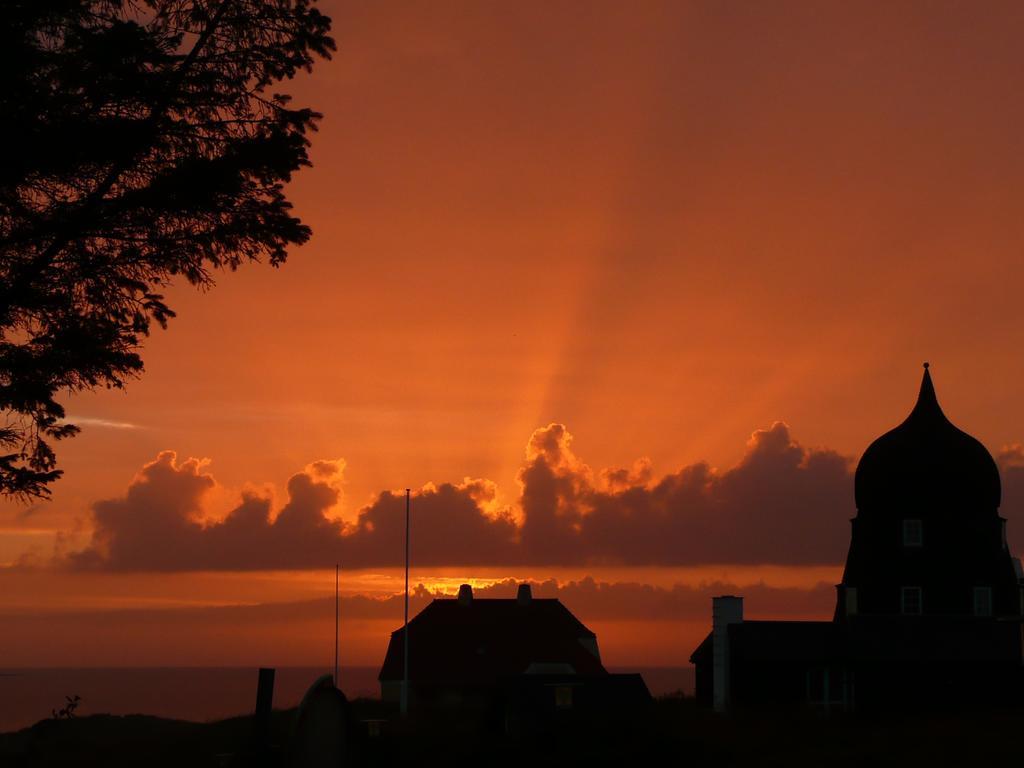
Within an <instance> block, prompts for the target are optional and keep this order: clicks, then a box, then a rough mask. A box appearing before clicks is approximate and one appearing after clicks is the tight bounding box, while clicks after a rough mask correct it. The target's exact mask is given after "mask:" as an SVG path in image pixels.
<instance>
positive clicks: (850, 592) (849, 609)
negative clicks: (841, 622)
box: [846, 587, 857, 616]
mask: <svg viewBox="0 0 1024 768" xmlns="http://www.w3.org/2000/svg"><path fill="white" fill-rule="evenodd" d="M846 615H847V616H856V615H857V588H856V587H847V588H846Z"/></svg>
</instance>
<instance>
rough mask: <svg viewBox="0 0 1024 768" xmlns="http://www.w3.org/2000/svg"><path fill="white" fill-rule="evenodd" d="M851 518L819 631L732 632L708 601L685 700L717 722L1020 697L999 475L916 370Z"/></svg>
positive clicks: (731, 614) (1016, 580) (737, 612)
mask: <svg viewBox="0 0 1024 768" xmlns="http://www.w3.org/2000/svg"><path fill="white" fill-rule="evenodd" d="M855 497H856V504H857V515H856V517H855V518H853V520H852V521H851V523H852V531H851V540H850V549H849V553H848V556H847V560H846V567H845V569H844V572H843V578H842V582H841V583H840V584H838V585H836V592H837V594H836V608H835V614H834V616H833V620H832V621H830V622H783V621H744V620H743V601H742V598H740V597H736V596H732V595H725V596H722V597H717V598H714V603H713V617H712V625H713V626H712V631H711V633H710V634H709V635H708V636H707V638H706V639H705V640H704V642H703V643H701V645H700V646H698V648H697V649H696V650H695V651H694V653H693V655H692V656H691V659H690V660H691V662H693V663H694V665H695V666H696V671H697V698H698V701H699V702H700V703H702V704H705V705H708V706H714V707H715V708H716V709H718V710H725V709H728V708H735V707H757V706H780V705H782V706H796V705H811V706H816V707H820V708H823V709H827V710H831V709H844V710H850V709H860V710H866V709H887V708H889V709H899V708H902V707H906V706H915V707H920V706H930V707H942V708H949V707H972V706H982V707H983V706H998V705H1002V704H1009V703H1011V702H1014V701H1015V699H1016V694H1017V693H1018V691H1019V690H1020V685H1021V662H1022V653H1021V645H1022V635H1021V627H1022V623H1021V618H1022V605H1024V593H1022V578H1021V575H1022V574H1021V566H1020V561H1019V560H1017V559H1016V558H1014V557H1013V556H1012V555H1011V553H1010V550H1009V547H1008V545H1007V540H1006V520H1005V519H1004V518H1002V517H1000V515H999V503H1000V481H999V470H998V468H997V467H996V463H995V461H993V459H992V456H991V455H990V454H989V452H988V451H987V450H986V449H985V447H984V446H983V445H982V444H981V443H980V442H979V441H978V440H976V439H975V438H973V437H971V436H970V435H968V434H967V433H965V432H963V431H961V430H959V429H957V428H956V427H955V426H954V425H953V424H952V423H951V422H950V421H949V419H947V418H946V416H945V414H944V413H943V412H942V409H941V408H940V407H939V403H938V399H937V398H936V395H935V388H934V385H933V384H932V379H931V374H930V373H929V371H928V364H927V363H925V371H924V377H923V380H922V382H921V390H920V393H919V395H918V399H917V403H916V405H915V406H914V409H913V410H912V411H911V413H910V415H909V416H908V417H907V418H906V420H905V421H904V422H903V423H902V424H900V425H899V426H898V427H896V428H895V429H893V430H891V431H889V432H887V433H886V434H884V435H882V436H881V437H879V438H878V439H877V440H875V441H874V442H873V443H872V444H871V445H870V446H869V447H868V449H867V450H866V451H865V452H864V455H863V456H862V457H861V460H860V463H859V464H858V466H857V471H856V475H855Z"/></svg>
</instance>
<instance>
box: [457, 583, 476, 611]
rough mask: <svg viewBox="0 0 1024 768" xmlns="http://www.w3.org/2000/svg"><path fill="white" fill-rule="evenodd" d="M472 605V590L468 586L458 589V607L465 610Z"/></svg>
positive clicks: (464, 585)
mask: <svg viewBox="0 0 1024 768" xmlns="http://www.w3.org/2000/svg"><path fill="white" fill-rule="evenodd" d="M472 604H473V588H472V587H471V586H470V585H469V584H463V585H462V586H461V587H459V605H464V606H466V607H467V608H468V607H469V606H471V605H472Z"/></svg>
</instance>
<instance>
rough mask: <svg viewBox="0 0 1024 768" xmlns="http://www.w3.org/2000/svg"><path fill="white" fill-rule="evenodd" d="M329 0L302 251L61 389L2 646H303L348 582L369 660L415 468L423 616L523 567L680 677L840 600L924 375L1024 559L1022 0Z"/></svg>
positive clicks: (357, 658) (322, 636)
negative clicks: (978, 456) (706, 639)
mask: <svg viewBox="0 0 1024 768" xmlns="http://www.w3.org/2000/svg"><path fill="white" fill-rule="evenodd" d="M322 5H323V7H324V10H325V12H326V13H328V14H329V15H330V16H331V17H332V18H333V19H334V23H335V35H336V38H337V42H338V52H337V54H336V55H335V57H334V58H333V60H331V61H325V62H323V63H322V64H319V65H318V66H317V68H316V69H315V70H314V71H313V73H311V74H309V75H306V76H303V77H301V78H299V79H298V80H297V81H295V82H294V83H293V84H291V85H292V92H293V93H294V94H295V99H296V102H297V103H301V104H309V105H311V106H313V107H314V108H315V109H316V110H318V111H320V112H323V114H324V118H323V121H322V123H321V125H320V130H319V132H318V133H317V134H316V135H314V136H313V137H312V141H313V144H312V147H311V150H310V151H311V157H312V161H313V166H312V167H311V168H308V169H303V170H302V171H301V172H300V173H298V174H297V175H296V177H295V179H294V181H293V182H292V183H291V185H290V186H289V197H290V199H291V200H292V201H293V202H294V204H295V211H296V213H297V214H298V215H300V216H301V217H302V219H303V221H304V222H306V223H308V224H309V225H310V226H311V227H312V229H313V232H314V234H313V238H312V240H311V241H310V242H309V244H308V245H305V246H303V247H301V248H296V249H294V250H293V251H292V252H291V254H290V256H289V259H288V261H287V262H286V263H285V264H284V265H283V266H281V267H280V268H279V269H273V268H271V267H270V266H267V265H252V266H246V267H243V268H242V269H240V270H239V271H238V272H237V273H227V272H225V273H224V274H221V275H218V276H217V285H216V287H214V288H213V289H211V290H209V291H196V290H194V289H192V288H190V287H188V286H186V285H175V286H174V287H173V288H172V290H171V291H170V292H169V296H168V301H169V303H170V304H171V306H172V307H173V308H174V309H175V310H176V311H177V313H178V316H177V317H176V318H174V319H173V320H172V321H171V322H170V325H169V328H168V330H167V331H158V332H155V333H154V334H153V335H152V336H151V337H150V338H149V339H148V340H147V342H146V347H145V349H144V358H145V361H146V371H145V373H144V375H142V376H141V377H140V378H139V379H138V380H136V381H132V382H131V384H130V386H129V387H128V388H127V390H126V391H117V390H101V391H97V392H93V393H88V394H81V395H76V396H74V397H71V398H70V399H69V400H68V401H67V402H66V405H67V410H68V413H69V414H73V416H70V417H69V421H71V422H73V423H76V424H78V425H80V426H81V427H82V434H81V435H80V436H78V437H77V438H75V439H73V440H68V441H64V442H62V443H61V444H59V446H58V448H59V457H60V462H61V467H62V469H63V470H64V471H65V476H64V478H63V479H62V480H60V481H59V482H58V483H57V485H56V486H55V488H54V495H53V499H52V501H48V502H39V503H33V504H24V503H21V502H15V501H10V500H6V501H4V502H3V503H2V505H0V566H2V567H0V618H2V620H3V623H4V626H5V631H4V632H3V634H2V636H0V659H3V660H4V661H3V663H4V665H5V666H60V665H66V666H96V665H100V666H102V665H109V666H117V665H121V666H123V665H129V666H130V665H154V666H161V665H163V666H173V665H199V666H201V665H234V664H239V665H244V664H249V665H263V666H275V665H277V666H287V665H303V666H314V665H318V664H327V663H328V661H329V659H330V658H331V642H332V639H333V621H334V613H333V594H334V581H333V577H334V566H333V564H334V563H335V562H338V563H339V564H340V568H341V573H342V582H341V594H342V598H343V600H342V608H341V627H342V629H341V648H342V650H341V653H342V656H343V658H344V662H345V663H346V664H349V665H353V666H355V665H359V666H374V665H378V664H380V663H381V661H382V659H383V654H384V650H385V647H386V645H387V641H388V637H389V635H390V633H391V632H392V631H393V630H395V629H396V628H397V627H398V626H400V624H401V617H402V614H401V610H400V605H399V601H398V598H397V595H399V593H400V592H401V590H402V586H403V574H402V571H401V566H402V557H403V550H402V538H401V534H402V531H403V527H402V526H403V525H404V518H403V517H402V514H403V510H404V507H403V506H402V505H403V504H404V489H406V488H410V489H412V542H413V543H412V574H411V582H412V584H413V585H414V586H416V588H417V597H416V602H415V606H416V607H417V608H419V607H422V606H423V605H424V604H425V603H426V601H427V600H428V599H429V597H430V596H436V595H440V594H444V595H451V594H454V593H456V592H457V590H458V587H459V585H460V584H463V583H468V584H472V585H473V586H474V588H475V589H476V590H477V592H478V593H480V594H483V595H487V594H492V595H501V596H512V595H514V588H513V584H512V582H518V581H524V580H525V581H530V582H532V583H534V584H535V585H536V586H535V590H536V592H537V594H540V595H543V596H551V597H555V596H557V597H560V598H561V599H562V600H563V602H565V603H566V605H567V606H568V607H569V608H570V609H572V610H573V611H574V612H575V613H576V614H577V615H579V616H580V617H581V619H582V620H583V621H585V622H586V624H587V626H589V627H591V628H592V629H593V630H594V631H595V632H596V633H597V634H598V637H599V638H600V644H601V650H602V654H603V657H604V658H605V661H606V663H607V664H610V665H628V664H641V663H642V664H647V665H665V666H673V665H674V666H682V665H686V664H687V663H688V658H689V655H690V653H691V651H692V650H693V648H694V647H695V646H696V644H697V643H698V642H700V640H701V639H702V638H703V636H704V635H705V634H706V633H707V629H708V622H709V617H710V610H711V604H710V597H711V596H712V594H716V593H718V592H721V591H726V590H740V591H742V592H743V593H744V594H745V596H746V598H747V611H748V615H749V616H750V617H753V618H757V617H762V618H771V617H775V618H802V619H806V618H830V617H831V613H832V610H833V607H834V605H835V595H834V585H835V584H836V583H837V582H838V581H839V579H840V577H841V572H842V564H843V562H844V559H845V556H846V547H847V544H848V541H849V535H850V527H849V519H850V518H851V517H853V515H854V514H855V511H856V510H855V506H854V499H853V480H852V477H853V475H852V473H853V469H854V467H855V466H856V461H857V459H858V458H859V457H860V455H861V453H862V452H863V451H864V449H865V448H866V447H867V445H868V444H869V443H870V442H871V440H873V439H874V438H875V437H877V436H878V435H880V434H882V433H883V432H884V431H886V430H888V429H890V428H891V427H893V426H895V425H896V424H897V423H899V422H900V421H901V420H902V419H903V418H904V417H905V416H906V415H907V413H908V412H909V410H910V408H911V407H912V405H913V403H914V399H915V396H916V394H917V387H918V384H919V381H920V377H921V368H920V365H921V363H922V362H923V361H924V360H929V361H931V364H932V368H931V371H932V374H933V376H934V378H935V386H936V389H937V392H938V397H939V400H940V401H941V403H942V407H943V409H944V411H945V413H946V414H947V415H948V416H949V418H950V419H951V420H952V421H953V422H954V423H956V424H957V425H958V426H959V427H961V428H963V429H966V430H968V431H970V433H971V434H973V435H976V436H977V437H978V439H979V440H981V441H982V442H983V443H984V444H985V445H986V446H987V447H988V449H989V450H990V452H991V453H992V455H993V456H994V457H995V458H996V460H997V462H998V463H999V466H1000V470H1001V472H1002V482H1003V506H1002V509H1001V514H1002V515H1003V516H1004V517H1006V518H1008V521H1009V523H1008V530H1009V539H1010V543H1011V547H1012V548H1013V549H1014V551H1015V552H1017V553H1020V552H1021V550H1022V549H1024V451H1022V449H1021V446H1020V444H1021V443H1022V442H1024V400H1022V398H1021V394H1020V387H1019V383H1020V381H1022V380H1024V356H1022V355H1020V354H1019V352H1018V350H1020V349H1021V348H1022V347H1024V324H1022V323H1021V322H1019V321H1018V318H1019V315H1020V286H1021V284H1022V281H1024V261H1022V260H1021V258H1020V256H1021V252H1022V247H1024V220H1022V218H1021V216H1020V213H1019V201H1020V200H1021V199H1022V195H1024V189H1022V188H1021V187H1022V185H1024V167H1022V166H1024V154H1022V153H1021V152H1020V151H1019V144H1020V136H1021V135H1022V132H1024V102H1022V100H1021V99H1020V96H1019V86H1020V51H1019V30H1020V29H1021V24H1022V23H1024V6H1022V5H1020V4H1012V3H1007V4H1001V3H988V4H984V5H983V6H980V7H978V6H974V5H969V4H955V3H941V4H937V5H936V4H925V3H902V4H896V5H889V4H877V5H875V6H871V7H865V6H863V5H853V4H851V5H849V6H847V7H844V6H841V5H828V6H822V5H820V4H816V3H800V2H793V3H789V2H785V3H772V4H758V3H703V4H691V3H677V2H667V3H651V4H645V6H644V8H645V13H643V14H636V13H633V12H632V11H631V6H630V5H629V4H623V3H613V2H608V3H605V2H595V3H588V4H586V9H587V10H586V12H585V13H581V6H580V4H578V3H574V2H547V3H508V4H504V5H499V6H495V5H492V4H478V3H471V2H453V3H445V4H438V3H433V2H401V3H397V4H396V3H385V4H373V3H370V4H366V3H349V2H337V1H334V0H332V1H331V2H323V3H322ZM15 619H16V620H15ZM243 638H244V642H242V639H243Z"/></svg>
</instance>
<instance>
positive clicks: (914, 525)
mask: <svg viewBox="0 0 1024 768" xmlns="http://www.w3.org/2000/svg"><path fill="white" fill-rule="evenodd" d="M923 543H924V526H923V525H921V521H920V520H904V521H903V546H904V547H920V546H921V545H922V544H923Z"/></svg>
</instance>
